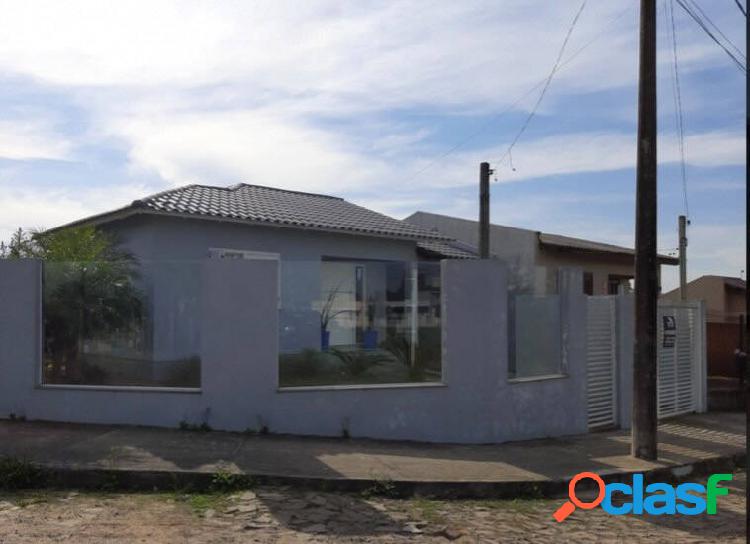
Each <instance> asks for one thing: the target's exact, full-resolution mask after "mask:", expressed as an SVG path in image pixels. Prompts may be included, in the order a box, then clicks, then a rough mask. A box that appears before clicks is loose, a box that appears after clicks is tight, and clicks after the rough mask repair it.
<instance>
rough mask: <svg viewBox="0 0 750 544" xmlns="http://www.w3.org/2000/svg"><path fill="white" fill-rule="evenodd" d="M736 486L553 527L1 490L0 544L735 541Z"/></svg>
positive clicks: (415, 506)
mask: <svg viewBox="0 0 750 544" xmlns="http://www.w3.org/2000/svg"><path fill="white" fill-rule="evenodd" d="M745 484H746V482H745V475H744V474H736V475H735V478H734V481H733V482H732V485H731V488H730V493H729V496H724V497H720V498H719V511H718V514H717V515H715V516H708V515H700V516H690V517H688V516H659V517H649V516H638V517H636V516H608V515H607V514H605V513H604V512H603V511H602V510H601V509H595V510H592V511H587V512H580V511H579V512H576V513H574V514H573V515H572V516H571V517H570V518H569V519H568V520H566V521H565V522H564V523H562V524H557V523H555V522H554V520H553V519H552V512H553V511H554V510H555V509H556V508H557V506H559V504H560V502H561V501H559V500H515V501H429V500H423V499H410V500H398V499H386V498H374V497H369V498H366V497H362V496H357V495H341V494H328V493H317V492H305V491H299V490H292V489H287V488H258V489H255V490H253V491H244V492H236V493H225V494H221V493H217V494H205V495H200V494H190V495H183V494H177V493H150V494H115V493H74V492H73V493H71V492H18V493H7V492H6V493H1V492H0V543H3V544H4V543H32V542H33V543H37V542H76V543H79V542H80V543H88V542H97V543H98V542H108V543H109V542H114V543H121V542H148V543H166V542H186V543H199V544H204V543H213V542H216V543H218V542H221V543H232V542H262V543H293V542H378V543H399V542H415V543H422V542H430V543H434V542H446V543H447V542H458V543H470V542H471V543H474V542H649V543H657V542H669V543H670V544H674V543H677V542H680V543H683V542H723V543H728V542H744V540H745V536H744V535H745V532H744V528H745V510H744V508H745V502H744V488H745ZM386 490H387V489H386Z"/></svg>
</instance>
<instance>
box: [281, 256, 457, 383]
mask: <svg viewBox="0 0 750 544" xmlns="http://www.w3.org/2000/svg"><path fill="white" fill-rule="evenodd" d="M440 302H441V296H440V264H439V263H421V262H419V263H417V262H404V261H382V260H381V261H378V260H357V259H341V258H324V259H321V260H320V261H282V263H281V305H280V309H279V348H280V353H279V384H280V385H281V386H282V387H294V386H312V385H367V384H386V383H412V382H439V381H440V379H441V364H442V361H441V315H440V312H441V305H440Z"/></svg>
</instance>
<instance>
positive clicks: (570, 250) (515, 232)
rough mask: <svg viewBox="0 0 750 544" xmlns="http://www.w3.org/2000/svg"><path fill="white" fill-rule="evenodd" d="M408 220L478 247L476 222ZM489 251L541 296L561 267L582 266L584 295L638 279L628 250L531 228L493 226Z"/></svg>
mask: <svg viewBox="0 0 750 544" xmlns="http://www.w3.org/2000/svg"><path fill="white" fill-rule="evenodd" d="M404 221H406V222H408V223H411V224H413V225H415V226H418V227H421V228H423V229H428V230H431V231H432V232H434V233H440V234H444V235H447V236H450V237H451V238H455V239H456V240H459V241H461V242H463V243H464V244H467V245H468V247H470V248H472V249H473V248H476V247H477V246H478V243H479V232H478V231H479V225H478V223H477V222H476V221H470V220H467V219H459V218H457V217H449V216H445V215H438V214H433V213H428V212H416V213H414V214H412V215H410V216H409V217H407V218H406V219H404ZM473 251H474V252H476V250H475V249H473ZM490 253H491V254H492V255H493V256H495V257H497V258H498V259H500V260H502V261H505V262H506V263H507V264H508V266H509V267H510V269H511V272H512V273H513V274H512V276H515V277H516V278H532V277H533V278H536V285H518V287H519V288H521V289H529V290H532V289H533V290H535V291H536V292H538V293H540V294H543V293H544V292H545V291H548V290H549V289H552V290H554V285H555V282H556V277H557V270H558V269H559V268H560V267H577V268H581V269H582V270H583V273H584V286H583V288H584V292H585V293H586V294H589V295H607V294H610V295H611V294H617V293H618V291H619V290H620V288H621V286H622V287H624V288H626V289H627V288H629V286H630V281H631V280H633V279H634V277H635V266H634V262H633V257H634V251H633V250H632V249H630V248H627V247H620V246H615V245H611V244H603V243H600V242H592V241H590V240H582V239H580V238H571V237H568V236H560V235H558V234H550V233H546V232H539V231H533V230H528V229H519V228H515V227H506V226H502V225H491V226H490ZM678 263H679V260H678V259H676V258H674V257H668V256H665V255H659V264H669V265H676V264H678Z"/></svg>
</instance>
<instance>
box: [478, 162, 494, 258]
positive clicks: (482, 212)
mask: <svg viewBox="0 0 750 544" xmlns="http://www.w3.org/2000/svg"><path fill="white" fill-rule="evenodd" d="M490 174H492V170H490V163H488V162H483V163H482V164H480V165H479V258H480V259H489V258H490Z"/></svg>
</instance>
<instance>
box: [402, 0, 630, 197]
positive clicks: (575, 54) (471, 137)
mask: <svg viewBox="0 0 750 544" xmlns="http://www.w3.org/2000/svg"><path fill="white" fill-rule="evenodd" d="M631 9H632V6H628V7H627V8H625V9H623V10H622V11H620V12H619V13H618V14H617V15H615V16H614V17H613V18H612V19H610V20H609V22H608V23H607V24H606V25H605V26H604V28H603V29H602V30H601V32H599V33H597V34H596V35H595V36H594V37H593V38H592V39H591V40H589V41H588V42H586V43H585V44H583V45H582V46H581V47H579V48H578V49H576V50H575V52H573V53H572V54H571V55H570V56H569V57H568V58H567V59H565V60H564V61H563V62H562V63H561V64H560V66H559V67H558V70H557V71H558V72H559V71H560V70H562V69H563V68H565V67H566V66H568V65H569V64H570V63H571V62H573V61H574V60H575V59H576V58H577V57H578V56H579V55H580V54H581V53H583V51H584V50H586V49H588V47H590V46H591V45H593V44H594V43H595V42H597V41H598V40H600V39H601V38H602V37H603V36H605V35H607V34H609V31H610V28H611V27H612V26H613V25H614V24H615V23H616V22H618V21H619V20H620V19H622V18H623V16H624V15H625V14H626V13H628V12H629V11H631ZM547 79H548V78H544V79H541V80H539V81H538V82H537V83H536V84H534V86H532V87H531V88H529V89H528V90H527V91H525V92H524V93H523V94H522V95H521V96H519V97H518V98H517V99H516V100H514V101H513V103H511V104H510V105H509V106H508V107H507V108H505V109H503V110H502V111H501V112H499V113H496V114H494V115H493V116H492V117H491V118H490V119H489V120H488V121H487V122H485V123H484V124H482V125H481V126H480V127H479V128H478V129H477V130H475V131H474V132H472V133H471V134H469V135H468V136H466V137H465V138H464V139H463V140H461V141H459V142H458V143H456V144H455V145H453V146H452V147H451V148H449V149H448V150H447V151H444V152H443V153H441V154H439V155H438V156H437V157H435V158H434V159H433V160H431V161H430V162H429V163H427V164H426V165H425V166H423V167H422V168H420V169H419V170H417V171H416V172H415V173H414V174H412V175H411V176H410V177H408V178H407V179H405V180H404V183H408V182H410V181H412V180H413V179H414V178H416V177H418V176H420V175H421V174H423V173H424V172H426V171H427V170H429V169H430V168H432V167H433V166H435V165H436V164H438V163H439V162H440V161H442V160H443V159H444V158H445V157H447V156H448V155H450V154H452V153H454V152H455V151H457V150H458V149H460V148H462V147H464V146H465V145H466V144H468V143H469V142H471V141H472V140H474V139H475V138H476V137H477V136H479V135H480V134H482V133H484V132H485V131H486V130H487V129H489V128H490V127H491V126H493V125H494V124H495V123H496V122H497V121H498V120H499V119H501V118H502V117H504V116H505V115H507V114H508V113H509V112H510V111H512V110H514V109H515V108H516V106H518V105H519V104H521V103H522V102H523V101H524V100H525V99H526V98H527V97H528V96H530V95H531V94H532V93H533V92H534V91H536V90H537V89H539V88H540V87H542V86H543V85H544V84H545V82H546V81H547Z"/></svg>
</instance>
